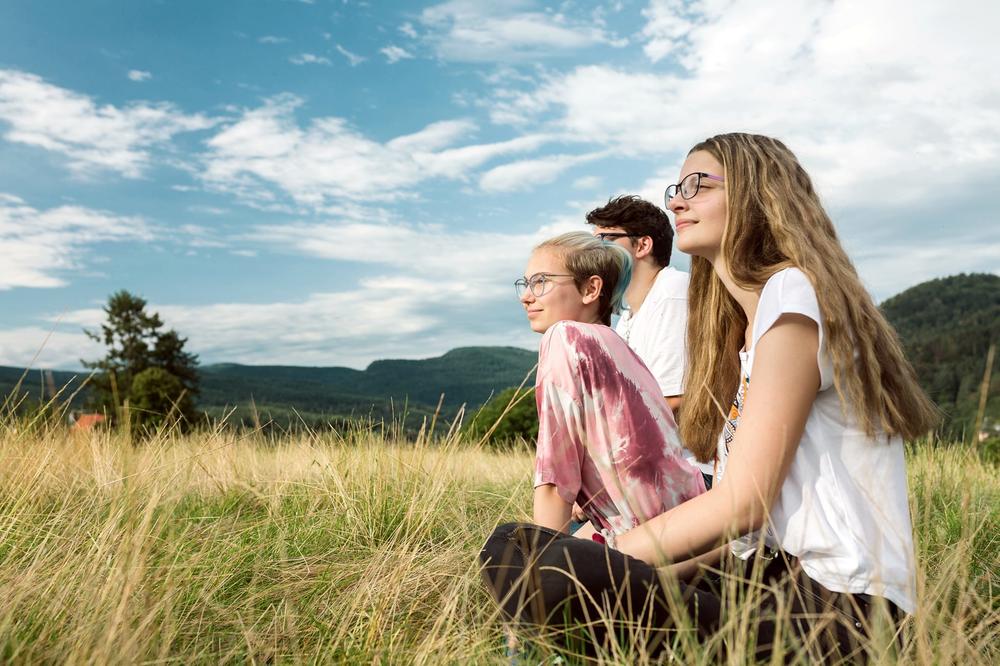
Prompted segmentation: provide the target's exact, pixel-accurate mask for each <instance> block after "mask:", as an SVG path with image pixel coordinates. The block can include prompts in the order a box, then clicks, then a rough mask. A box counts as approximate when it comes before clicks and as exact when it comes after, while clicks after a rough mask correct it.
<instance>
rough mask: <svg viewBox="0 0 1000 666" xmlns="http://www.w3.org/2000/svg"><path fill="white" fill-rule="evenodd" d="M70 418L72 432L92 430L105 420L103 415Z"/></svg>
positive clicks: (83, 415)
mask: <svg viewBox="0 0 1000 666" xmlns="http://www.w3.org/2000/svg"><path fill="white" fill-rule="evenodd" d="M71 418H72V421H73V430H93V429H94V426H96V425H97V424H98V423H104V422H105V421H106V420H107V419H106V418H104V414H80V415H79V416H75V417H71Z"/></svg>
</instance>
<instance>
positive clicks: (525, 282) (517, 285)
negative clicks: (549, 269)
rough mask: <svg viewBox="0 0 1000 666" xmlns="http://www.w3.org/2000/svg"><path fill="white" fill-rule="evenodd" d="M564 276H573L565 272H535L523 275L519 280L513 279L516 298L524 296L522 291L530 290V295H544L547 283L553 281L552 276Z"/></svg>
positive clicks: (536, 296) (538, 296)
mask: <svg viewBox="0 0 1000 666" xmlns="http://www.w3.org/2000/svg"><path fill="white" fill-rule="evenodd" d="M557 277H558V278H564V277H568V278H571V277H575V276H573V275H568V274H566V273H535V274H534V275H532V276H531V277H523V278H521V279H520V280H514V292H515V293H516V294H517V297H518V299H520V298H521V297H522V296H524V292H525V291H527V290H529V289H530V290H531V295H532V296H534V297H535V298H541V297H542V296H544V295H545V292H547V291H548V290H549V285H550V284H553V283H554V282H555V281H554V280H553V279H552V278H557Z"/></svg>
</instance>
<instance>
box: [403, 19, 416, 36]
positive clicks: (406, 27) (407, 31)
mask: <svg viewBox="0 0 1000 666" xmlns="http://www.w3.org/2000/svg"><path fill="white" fill-rule="evenodd" d="M399 31H400V32H401V33H403V34H404V35H406V36H407V37H409V38H410V39H416V38H417V31H416V30H415V29H414V27H413V24H412V23H410V22H406V23H404V24H403V25H401V26H399Z"/></svg>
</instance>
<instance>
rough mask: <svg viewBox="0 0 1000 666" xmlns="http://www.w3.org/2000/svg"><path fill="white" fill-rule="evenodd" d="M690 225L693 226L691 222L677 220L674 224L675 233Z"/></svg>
mask: <svg viewBox="0 0 1000 666" xmlns="http://www.w3.org/2000/svg"><path fill="white" fill-rule="evenodd" d="M692 224H694V221H693V220H677V221H676V222H674V228H676V229H677V231H680V230H681V229H683V228H684V227H690V226H691V225H692Z"/></svg>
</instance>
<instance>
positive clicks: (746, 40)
mask: <svg viewBox="0 0 1000 666" xmlns="http://www.w3.org/2000/svg"><path fill="white" fill-rule="evenodd" d="M997 25H1000V9H998V5H996V3H983V2H974V1H971V0H962V1H958V2H951V3H939V2H933V1H930V0H924V1H920V2H881V1H877V0H876V1H870V2H856V1H853V0H840V1H837V2H828V1H825V0H823V1H812V0H802V1H798V2H772V1H765V0H754V1H749V0H727V1H724V2H723V1H716V0H707V1H705V2H687V3H685V2H680V1H675V0H648V1H638V0H636V1H633V2H628V1H618V2H562V3H542V2H532V1H529V0H522V1H511V2H504V3H494V2H480V1H478V0H462V1H454V2H425V3H419V2H405V3H404V2H398V3H393V2H378V3H376V2H354V1H351V0H313V1H300V0H253V1H252V2H251V1H247V0H244V1H238V0H230V1H225V0H216V1H213V2H205V1H194V0H189V1H172V2H165V1H160V2H158V1H153V0H117V1H104V2H98V1H96V0H77V1H74V2H69V1H61V2H57V1H54V0H5V2H4V3H3V4H2V5H0V311H2V312H3V316H2V318H0V364H5V365H22V364H27V363H29V362H32V359H35V360H34V363H35V365H36V366H38V365H40V366H44V367H64V368H74V367H77V366H78V359H79V358H80V357H84V358H94V357H96V356H99V355H100V349H99V348H97V347H95V346H94V345H93V344H92V343H90V342H89V341H87V340H86V338H85V337H84V336H83V335H82V333H81V328H82V327H95V326H97V325H98V324H99V323H100V320H101V311H100V306H101V304H102V303H103V302H104V301H105V300H106V298H107V296H108V294H110V293H111V292H113V291H115V290H117V289H128V290H130V291H133V292H137V293H139V294H141V295H143V296H144V297H145V298H147V299H148V301H149V302H150V305H151V307H152V308H153V309H155V310H157V311H159V312H160V313H161V314H162V315H163V317H164V319H165V320H166V321H167V323H168V325H170V326H173V327H176V328H177V329H178V330H179V331H180V332H181V334H182V335H185V336H187V337H188V338H189V346H190V348H191V349H192V351H194V352H196V353H198V354H200V355H201V358H202V361H203V362H208V363H211V362H219V361H231V362H240V363H258V364H259V363H282V364H297V365H347V366H352V367H364V366H365V365H366V364H367V363H369V362H370V361H372V360H374V359H377V358H390V357H391V358H400V357H406V358H422V357H428V356H434V355H438V354H440V353H443V352H445V351H447V350H448V349H451V348H453V347H457V346H464V345H473V344H475V345H478V344H485V345H498V344H512V345H517V346H523V347H531V346H532V345H534V344H536V342H537V340H536V338H535V336H534V334H532V333H531V332H530V331H529V330H528V328H527V326H526V325H525V323H524V319H523V314H522V312H521V310H520V308H519V307H518V304H517V302H516V301H515V300H514V297H513V288H512V287H511V282H512V281H513V280H514V279H515V278H516V277H518V276H519V275H520V274H521V272H522V268H523V265H524V263H525V260H526V258H527V254H528V253H529V251H530V248H531V247H532V246H533V244H535V243H537V242H538V241H540V240H541V239H543V238H545V237H547V236H549V235H552V234H553V233H556V232H559V231H564V230H567V229H577V228H583V214H584V213H585V212H586V211H587V210H589V209H591V208H593V207H595V206H597V205H600V204H602V203H603V202H605V201H606V200H607V199H608V198H609V197H610V196H613V195H617V194H621V193H639V194H642V195H643V196H645V197H647V198H648V199H650V200H652V201H654V202H659V201H660V200H661V194H662V191H663V188H664V187H665V186H666V185H667V184H668V183H670V182H674V181H675V180H676V177H677V171H678V167H679V165H680V163H681V161H682V159H683V155H684V154H685V153H686V151H687V149H688V148H689V147H690V146H691V145H693V144H694V143H696V142H697V141H699V140H700V139H702V138H704V137H706V136H709V135H711V134H715V133H718V132H723V131H737V130H738V131H757V132H763V133H768V134H773V135H775V136H778V137H780V138H782V139H783V140H785V141H786V143H788V144H789V146H790V147H791V148H792V149H793V150H794V151H795V152H796V153H797V154H798V155H799V157H800V159H801V160H802V162H803V163H804V164H805V166H806V168H807V169H808V170H809V171H810V173H811V174H812V176H813V178H814V180H815V182H816V184H817V187H818V189H819V191H820V193H821V195H822V196H823V199H824V202H825V203H826V205H827V208H828V209H829V211H830V212H831V214H832V216H833V218H834V221H835V222H836V223H837V225H838V228H839V230H840V233H841V236H842V239H843V241H844V243H845V245H846V246H847V248H848V251H849V252H850V254H851V256H852V258H853V259H854V261H855V263H856V265H857V266H858V269H859V271H860V273H861V275H862V277H863V279H864V280H865V283H866V284H867V285H868V287H869V288H870V289H871V291H872V293H873V294H874V295H875V296H876V298H878V299H883V298H886V297H888V296H891V295H892V294H894V293H897V292H898V291H900V290H902V289H904V288H906V287H908V286H912V285H913V284H916V283H918V282H921V281H923V280H926V279H929V278H933V277H939V276H944V275H951V274H955V273H959V272H963V271H965V272H968V271H982V272H992V273H997V272H1000V225H998V224H997V219H996V218H997V204H996V203H995V192H996V186H997V183H998V182H1000V79H998V78H997V76H996V71H997V69H998V67H1000V47H998V46H997V42H996V39H995V35H994V34H993V31H994V29H995V26H997ZM675 257H676V259H675V262H674V263H675V264H676V265H678V266H679V267H682V268H683V267H686V265H687V259H686V257H684V256H683V255H680V254H679V253H675ZM43 343H44V344H43ZM39 350H41V351H40V353H39ZM36 353H38V357H37V358H35V355H36Z"/></svg>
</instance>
